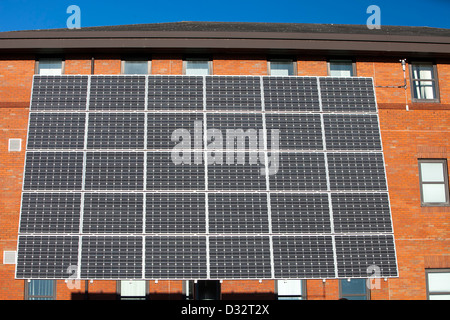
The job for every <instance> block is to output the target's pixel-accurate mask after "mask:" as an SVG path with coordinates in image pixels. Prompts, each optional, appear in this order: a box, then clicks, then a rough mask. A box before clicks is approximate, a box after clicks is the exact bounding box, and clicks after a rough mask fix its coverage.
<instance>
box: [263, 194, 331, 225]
mask: <svg viewBox="0 0 450 320" xmlns="http://www.w3.org/2000/svg"><path fill="white" fill-rule="evenodd" d="M270 207H271V217H272V232H273V233H279V234H283V233H286V234H288V233H329V232H331V226H330V210H329V206H328V196H327V194H323V193H319V194H299V193H272V194H271V195H270Z"/></svg>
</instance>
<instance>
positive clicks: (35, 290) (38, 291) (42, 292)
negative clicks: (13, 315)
mask: <svg viewBox="0 0 450 320" xmlns="http://www.w3.org/2000/svg"><path fill="white" fill-rule="evenodd" d="M28 296H29V297H30V299H31V298H32V297H33V296H47V297H52V296H53V280H31V281H30V282H29V284H28Z"/></svg>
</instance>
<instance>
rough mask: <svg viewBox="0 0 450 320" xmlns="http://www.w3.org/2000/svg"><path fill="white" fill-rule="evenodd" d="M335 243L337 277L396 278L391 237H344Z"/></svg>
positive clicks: (337, 238)
mask: <svg viewBox="0 0 450 320" xmlns="http://www.w3.org/2000/svg"><path fill="white" fill-rule="evenodd" d="M335 241H336V256H337V270H338V276H339V277H346V278H358V277H360V278H368V277H370V276H373V275H374V274H376V275H378V276H379V277H396V276H398V274H397V273H398V272H397V262H396V257H395V246H394V238H393V236H392V235H357V236H347V235H345V236H336V240H335Z"/></svg>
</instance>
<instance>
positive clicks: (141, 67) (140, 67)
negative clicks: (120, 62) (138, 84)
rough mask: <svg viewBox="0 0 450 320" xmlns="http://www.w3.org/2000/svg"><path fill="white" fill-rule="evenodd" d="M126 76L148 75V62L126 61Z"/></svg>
mask: <svg viewBox="0 0 450 320" xmlns="http://www.w3.org/2000/svg"><path fill="white" fill-rule="evenodd" d="M123 73H124V74H147V73H148V61H124V68H123Z"/></svg>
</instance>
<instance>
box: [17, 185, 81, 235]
mask: <svg viewBox="0 0 450 320" xmlns="http://www.w3.org/2000/svg"><path fill="white" fill-rule="evenodd" d="M80 209H81V194H80V193H23V195H22V208H21V212H20V214H21V222H20V233H78V232H79V230H80Z"/></svg>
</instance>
